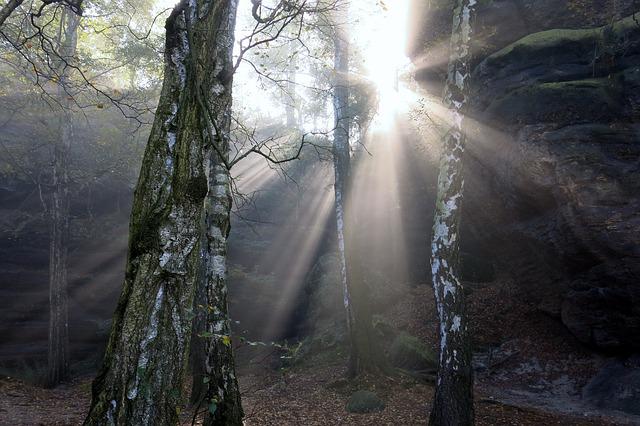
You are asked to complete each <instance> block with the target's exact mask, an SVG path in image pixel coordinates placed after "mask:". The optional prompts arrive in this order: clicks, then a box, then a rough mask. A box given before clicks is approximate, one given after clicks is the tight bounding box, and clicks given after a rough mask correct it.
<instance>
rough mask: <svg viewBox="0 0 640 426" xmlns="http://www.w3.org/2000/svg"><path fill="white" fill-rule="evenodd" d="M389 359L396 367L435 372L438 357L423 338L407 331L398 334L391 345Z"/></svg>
mask: <svg viewBox="0 0 640 426" xmlns="http://www.w3.org/2000/svg"><path fill="white" fill-rule="evenodd" d="M389 361H390V362H391V365H393V366H394V367H398V368H402V369H404V370H409V371H417V372H435V371H436V370H437V368H438V357H437V356H436V354H435V353H434V352H433V350H432V349H431V348H429V347H428V346H427V345H426V344H425V343H424V342H422V340H420V339H418V338H417V337H415V336H411V335H409V334H406V333H400V334H398V335H397V336H396V337H395V339H394V340H393V343H392V344H391V346H390V347H389Z"/></svg>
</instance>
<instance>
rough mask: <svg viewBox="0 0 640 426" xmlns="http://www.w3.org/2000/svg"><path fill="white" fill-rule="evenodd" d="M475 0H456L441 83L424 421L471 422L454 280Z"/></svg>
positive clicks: (463, 323) (466, 355)
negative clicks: (432, 341)
mask: <svg viewBox="0 0 640 426" xmlns="http://www.w3.org/2000/svg"><path fill="white" fill-rule="evenodd" d="M475 5H476V0H458V5H457V8H456V9H455V11H454V17H453V29H452V34H451V47H450V49H451V56H450V59H449V70H448V78H447V83H446V86H445V99H444V101H445V104H446V105H447V106H448V107H449V110H450V114H451V120H452V128H451V130H450V131H449V132H448V133H447V135H446V136H445V139H444V146H443V150H442V156H441V158H440V171H439V175H438V196H437V201H436V212H435V218H434V225H433V239H432V242H431V272H432V278H433V288H434V293H435V299H436V305H437V309H438V318H439V323H440V364H439V368H438V378H437V384H436V392H435V397H434V403H433V409H432V411H431V417H430V420H429V423H430V424H431V425H438V426H439V425H456V426H460V425H472V424H473V421H474V412H473V370H472V366H471V355H472V354H471V342H470V336H469V331H468V323H467V315H466V310H465V301H464V292H463V288H462V284H461V282H460V279H459V272H458V269H459V268H458V263H459V244H460V238H459V228H460V205H461V202H462V194H463V187H464V177H463V154H464V147H465V139H466V138H465V135H464V132H463V122H464V113H465V110H466V106H467V100H468V95H469V80H470V66H469V62H470V58H471V50H470V41H471V30H472V21H473V19H474V17H475Z"/></svg>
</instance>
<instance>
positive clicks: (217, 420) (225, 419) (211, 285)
mask: <svg viewBox="0 0 640 426" xmlns="http://www.w3.org/2000/svg"><path fill="white" fill-rule="evenodd" d="M219 7H220V8H221V9H226V11H225V12H224V13H221V17H224V18H223V19H221V21H220V22H219V24H218V25H217V31H218V42H217V44H216V46H215V50H216V51H215V56H216V58H217V59H216V67H215V68H214V69H213V71H211V72H212V74H213V77H214V78H220V77H222V76H231V75H232V74H233V65H234V64H233V58H232V53H233V43H234V28H235V19H236V10H237V2H235V1H227V2H224V3H220V5H219ZM193 34H195V33H193ZM205 72H207V70H206V69H199V70H198V76H200V75H204V73H205ZM217 76H220V77H217ZM197 79H198V80H199V78H197ZM215 89H216V91H217V96H216V97H215V98H213V99H211V100H210V102H207V105H205V106H204V109H206V111H205V114H202V115H201V119H202V120H203V121H204V123H203V124H204V125H205V127H207V128H209V129H210V130H214V131H215V137H214V144H215V147H214V145H212V144H209V145H207V146H206V153H205V156H206V158H205V170H206V175H207V184H208V188H209V190H208V192H207V196H206V198H205V204H204V210H203V219H202V223H203V226H204V229H203V230H204V238H203V245H202V252H203V254H204V265H203V266H204V267H203V273H202V282H201V284H203V285H202V286H203V287H204V289H203V291H202V292H201V297H202V302H203V304H202V306H197V308H198V309H203V310H204V313H205V315H204V332H203V333H202V334H201V335H196V336H194V337H193V338H194V339H198V340H200V341H202V343H204V348H203V349H204V359H201V360H199V361H198V362H203V365H200V366H198V367H196V368H195V369H194V372H196V371H201V372H202V373H203V376H201V377H197V376H195V375H194V382H195V381H197V380H200V381H201V382H202V385H203V386H202V387H201V388H200V389H198V393H199V394H200V395H199V397H200V398H201V400H200V401H198V404H197V406H200V405H204V406H205V408H206V410H205V416H204V423H203V424H204V425H229V426H239V425H242V417H243V412H242V406H241V403H240V389H239V387H238V381H237V379H236V376H235V364H234V358H233V349H232V345H231V323H230V320H229V310H228V306H227V293H228V291H227V266H226V265H227V238H228V236H229V232H230V230H231V217H230V213H231V204H232V197H231V176H230V173H229V172H230V171H229V150H230V127H231V101H232V94H231V90H232V81H231V79H227V80H224V81H222V80H221V81H220V84H219V85H217V86H215ZM204 101H205V99H204V97H201V102H203V103H204ZM207 120H209V123H207ZM194 390H195V388H194ZM194 397H195V395H194ZM192 399H193V398H192Z"/></svg>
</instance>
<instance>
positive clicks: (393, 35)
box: [353, 0, 411, 129]
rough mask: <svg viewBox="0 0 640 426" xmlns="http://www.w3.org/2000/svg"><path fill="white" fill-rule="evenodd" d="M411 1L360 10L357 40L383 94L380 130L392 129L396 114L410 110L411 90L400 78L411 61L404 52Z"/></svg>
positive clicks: (370, 74)
mask: <svg viewBox="0 0 640 426" xmlns="http://www.w3.org/2000/svg"><path fill="white" fill-rule="evenodd" d="M408 3H409V2H408V0H394V1H391V2H387V3H383V2H376V4H373V5H368V6H362V7H363V9H360V10H358V11H357V12H356V15H357V16H358V18H359V19H358V21H357V23H356V25H354V35H353V38H354V42H355V44H356V46H360V47H361V49H362V52H363V56H364V65H365V68H366V72H367V76H368V78H370V79H371V80H372V81H373V83H374V84H375V85H376V87H377V89H378V94H379V106H378V112H377V115H376V119H375V122H374V128H376V129H387V128H389V126H390V125H391V124H392V120H393V119H394V116H395V114H397V113H398V112H400V111H401V110H404V109H406V105H407V99H408V97H407V96H406V95H407V93H406V92H407V90H406V88H404V87H402V83H401V81H400V79H399V77H400V74H401V72H402V71H403V69H405V68H406V67H407V66H408V64H409V63H410V61H409V59H408V58H407V56H406V55H405V53H404V46H405V44H406V26H407V19H408V16H407V13H408V12H407V11H408ZM364 7H366V9H364ZM409 98H411V97H410V96H409Z"/></svg>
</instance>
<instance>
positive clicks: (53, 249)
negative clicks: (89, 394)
mask: <svg viewBox="0 0 640 426" xmlns="http://www.w3.org/2000/svg"><path fill="white" fill-rule="evenodd" d="M79 23H80V17H79V16H78V15H76V14H75V13H73V12H72V11H71V10H69V9H66V8H65V9H64V12H63V14H62V17H61V23H60V37H59V38H60V41H59V48H58V53H59V54H60V56H61V59H60V61H59V62H60V64H61V65H60V66H59V67H58V69H57V71H58V74H59V76H60V78H59V83H58V99H59V102H60V105H61V107H62V110H61V112H60V132H59V138H58V140H57V141H56V143H55V144H54V147H53V168H52V169H53V170H52V185H53V192H52V194H51V203H50V206H49V212H50V216H51V225H50V229H51V231H50V232H51V233H50V241H49V339H48V354H47V355H48V356H47V359H48V362H47V377H46V379H45V385H46V386H47V387H54V386H56V385H58V384H59V383H60V382H61V381H63V380H64V379H66V378H67V376H68V374H69V318H68V315H69V314H68V310H69V307H68V295H67V284H68V279H67V275H68V274H67V257H68V252H69V171H68V167H69V151H70V149H71V141H72V139H73V115H72V112H71V101H70V100H69V99H68V95H67V93H66V90H67V89H68V86H69V84H68V83H69V73H70V68H69V67H67V66H65V65H66V64H65V62H70V61H72V60H73V56H74V55H75V51H76V45H77V41H78V25H79Z"/></svg>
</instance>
